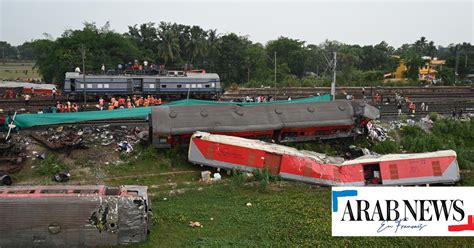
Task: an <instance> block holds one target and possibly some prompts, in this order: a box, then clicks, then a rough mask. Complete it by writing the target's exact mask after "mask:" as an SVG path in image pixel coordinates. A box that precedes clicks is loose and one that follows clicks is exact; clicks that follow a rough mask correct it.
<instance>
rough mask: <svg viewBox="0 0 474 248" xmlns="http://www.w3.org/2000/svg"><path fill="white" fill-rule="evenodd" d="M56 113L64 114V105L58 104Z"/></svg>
mask: <svg viewBox="0 0 474 248" xmlns="http://www.w3.org/2000/svg"><path fill="white" fill-rule="evenodd" d="M58 111H59V113H64V105H63V104H62V103H60V104H59V107H58Z"/></svg>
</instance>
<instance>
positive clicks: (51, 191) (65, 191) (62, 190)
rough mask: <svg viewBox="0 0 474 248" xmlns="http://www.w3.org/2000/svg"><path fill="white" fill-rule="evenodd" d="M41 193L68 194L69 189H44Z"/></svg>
mask: <svg viewBox="0 0 474 248" xmlns="http://www.w3.org/2000/svg"><path fill="white" fill-rule="evenodd" d="M40 193H41V194H66V193H67V189H43V190H41V192H40Z"/></svg>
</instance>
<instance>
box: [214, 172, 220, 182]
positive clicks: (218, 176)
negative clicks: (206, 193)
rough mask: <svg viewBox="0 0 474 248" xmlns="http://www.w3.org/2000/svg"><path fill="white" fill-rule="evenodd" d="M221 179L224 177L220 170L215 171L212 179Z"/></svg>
mask: <svg viewBox="0 0 474 248" xmlns="http://www.w3.org/2000/svg"><path fill="white" fill-rule="evenodd" d="M221 179H222V177H221V174H219V172H216V173H214V178H213V179H212V180H213V181H219V180H221Z"/></svg>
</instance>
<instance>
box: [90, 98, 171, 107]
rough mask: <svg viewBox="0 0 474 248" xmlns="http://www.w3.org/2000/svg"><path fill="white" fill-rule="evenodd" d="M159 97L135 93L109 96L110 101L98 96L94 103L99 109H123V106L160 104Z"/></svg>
mask: <svg viewBox="0 0 474 248" xmlns="http://www.w3.org/2000/svg"><path fill="white" fill-rule="evenodd" d="M161 104H162V100H161V98H156V97H154V96H150V95H148V96H146V97H137V96H136V95H134V96H132V97H130V96H127V97H124V96H119V97H114V96H113V97H111V98H110V101H106V100H105V99H104V98H102V97H101V98H99V102H98V104H97V105H96V108H97V109H99V110H114V109H123V108H137V107H149V106H156V105H161Z"/></svg>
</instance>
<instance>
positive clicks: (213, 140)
mask: <svg viewBox="0 0 474 248" xmlns="http://www.w3.org/2000/svg"><path fill="white" fill-rule="evenodd" d="M188 159H189V161H190V162H191V163H194V164H200V165H207V166H211V167H216V168H223V169H239V170H242V171H248V172H252V171H253V170H255V169H257V170H258V169H265V168H266V169H268V170H269V172H270V173H271V174H273V175H280V176H281V177H282V178H283V179H290V180H297V181H303V182H307V183H314V184H320V185H329V186H363V185H421V184H452V183H455V182H457V181H459V180H460V174H459V167H458V163H457V160H456V152H454V151H452V150H446V151H437V152H428V153H418V154H389V155H377V156H375V155H366V156H363V157H359V158H357V159H353V160H347V161H344V159H343V158H339V157H330V156H326V155H324V154H320V153H316V152H311V151H299V150H296V149H294V148H291V147H286V146H282V145H277V144H272V143H266V142H263V141H258V140H250V139H244V138H239V137H232V136H225V135H214V134H210V133H204V132H196V133H195V134H194V135H193V136H192V138H191V142H190V146H189V154H188Z"/></svg>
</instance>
